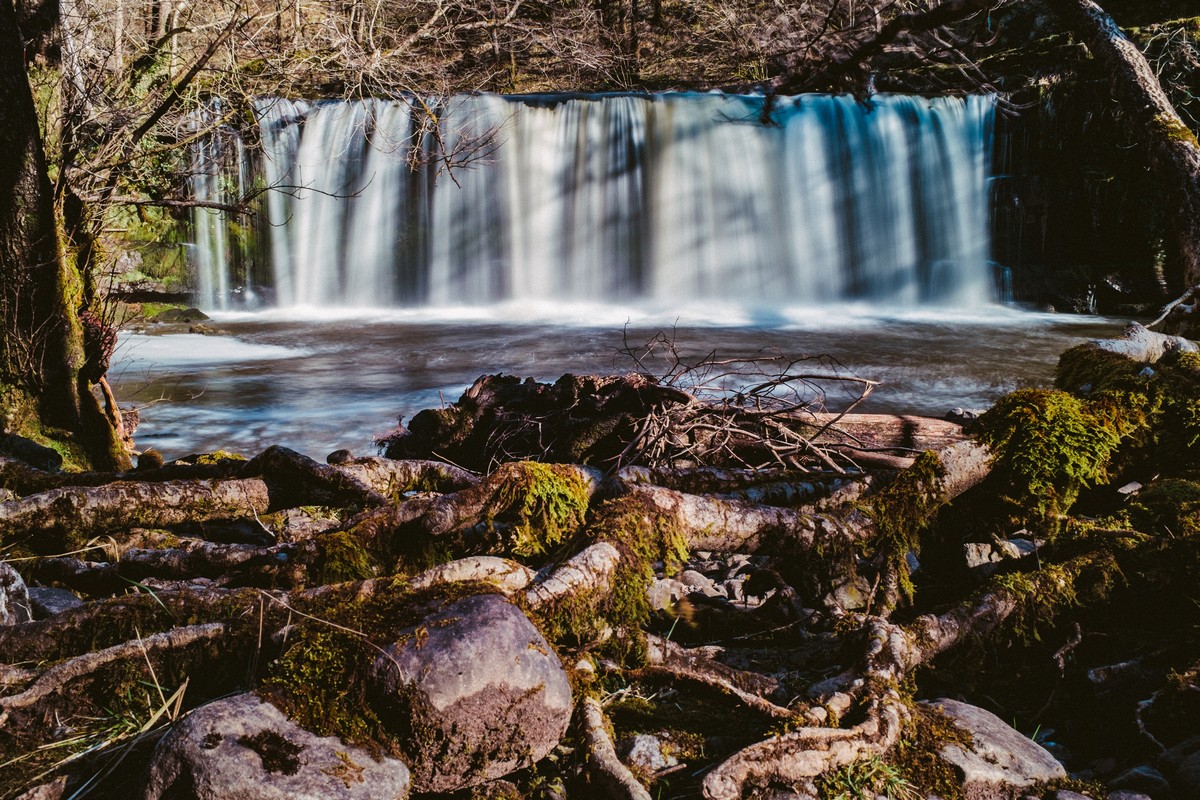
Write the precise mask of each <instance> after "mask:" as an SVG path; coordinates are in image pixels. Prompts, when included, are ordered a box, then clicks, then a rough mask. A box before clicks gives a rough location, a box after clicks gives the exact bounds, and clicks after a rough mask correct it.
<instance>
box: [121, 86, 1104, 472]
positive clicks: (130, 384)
mask: <svg viewBox="0 0 1200 800" xmlns="http://www.w3.org/2000/svg"><path fill="white" fill-rule="evenodd" d="M419 108H420V103H418V102H417V101H408V102H404V101H390V102H385V101H361V102H305V101H292V100H280V99H273V100H272V99H269V100H262V101H260V102H259V103H258V105H257V114H258V123H259V130H258V137H257V138H258V140H259V142H260V145H261V149H260V150H258V151H255V150H253V149H252V148H249V147H247V146H244V145H243V142H242V139H241V138H240V137H238V136H237V135H236V134H233V133H232V132H230V131H223V132H221V133H220V134H219V135H216V136H212V137H210V138H208V139H205V140H204V141H203V142H201V143H200V144H199V145H198V146H197V148H196V150H195V170H196V175H195V177H194V180H193V190H194V192H195V194H196V196H197V198H198V199H201V200H207V201H218V202H227V201H229V200H231V199H235V198H236V196H237V195H240V194H241V193H242V192H245V191H246V190H248V189H250V188H253V187H271V189H270V190H269V191H266V192H265V194H264V195H263V199H262V202H261V208H260V213H259V217H258V220H257V223H256V224H255V225H248V224H246V222H245V220H241V221H237V222H235V221H231V220H227V219H225V218H224V217H223V216H222V215H221V214H219V213H218V212H216V211H212V210H208V209H200V210H197V212H196V217H195V231H196V237H195V238H196V242H195V248H194V250H195V253H196V258H195V263H196V268H197V273H198V274H197V280H196V284H197V286H198V288H199V291H200V294H201V297H202V298H203V306H204V307H205V308H208V309H215V310H216V311H215V312H214V317H215V320H216V321H215V323H214V324H215V325H216V326H217V327H219V328H221V329H223V330H225V331H227V332H228V334H229V335H227V336H199V335H182V336H181V335H168V336H156V335H147V334H140V333H130V334H126V335H125V336H123V338H122V342H121V348H120V351H119V353H118V355H117V359H116V363H115V366H114V369H113V372H112V375H113V376H114V377H115V379H116V382H117V390H118V393H119V395H120V396H121V397H122V398H123V399H125V400H126V401H132V402H134V403H137V404H139V405H143V409H142V427H141V429H140V430H139V433H138V441H139V443H140V444H141V445H142V446H143V447H151V446H152V447H155V448H157V449H159V450H160V451H161V452H162V453H163V454H164V455H166V456H168V457H177V456H182V455H185V454H186V453H188V452H193V451H201V450H208V449H213V448H227V449H235V450H240V451H243V452H247V453H252V452H256V451H258V450H260V449H262V448H263V447H265V446H266V445H268V444H273V443H279V444H283V445H287V446H290V447H293V448H295V449H298V450H300V451H302V452H305V453H308V454H310V455H313V456H316V457H320V456H323V455H324V454H326V453H328V452H329V451H331V450H334V449H338V448H342V447H348V448H351V449H353V450H355V451H357V452H360V453H361V452H369V451H370V449H371V444H370V443H371V440H372V438H373V437H375V436H378V435H380V434H383V433H386V432H387V431H388V430H389V429H390V428H391V427H392V426H394V425H395V423H396V418H397V416H399V415H402V416H404V417H406V418H407V417H411V416H412V415H413V414H414V413H415V412H416V411H418V410H420V409H422V408H426V407H432V406H437V405H438V404H439V403H443V402H452V401H453V400H454V399H456V398H457V397H458V395H459V393H460V392H461V391H462V390H463V389H464V388H465V387H466V386H468V385H469V384H470V383H471V381H473V380H474V379H475V378H476V377H477V376H479V375H480V374H484V373H495V372H504V373H508V374H512V375H518V376H526V377H535V378H538V379H540V380H554V379H555V378H557V377H558V376H559V375H561V374H563V373H565V372H576V373H587V372H611V371H614V370H618V371H620V370H627V369H631V368H632V367H633V364H632V362H630V361H629V360H628V359H623V358H622V357H620V356H619V355H618V352H619V351H620V350H621V349H622V348H623V347H624V346H626V345H627V344H638V343H640V342H644V341H646V340H647V339H649V338H650V337H652V336H654V335H655V334H656V333H657V332H659V331H666V332H668V334H669V335H671V336H673V337H674V340H675V342H676V344H677V346H678V348H679V349H680V351H681V353H682V354H683V355H684V356H685V357H689V358H698V357H702V356H703V355H705V354H706V353H708V352H710V351H716V352H717V353H718V354H719V355H721V356H729V357H732V356H738V357H745V356H750V355H753V354H754V353H756V352H757V351H759V350H762V349H764V348H774V349H777V350H779V351H782V352H784V353H787V354H789V355H791V356H794V357H799V356H805V355H807V356H812V355H828V356H831V357H833V358H835V359H837V360H838V361H839V362H840V363H841V364H842V365H843V368H844V369H845V370H846V371H848V372H851V373H855V374H857V375H859V376H861V377H863V378H868V379H872V380H877V381H880V383H881V385H880V387H879V389H878V390H876V392H875V394H874V395H873V396H872V397H871V398H870V400H869V401H868V402H867V403H866V404H865V405H864V406H863V407H862V410H868V411H870V410H875V411H891V412H901V413H924V414H935V415H941V414H943V413H945V412H946V411H947V410H949V409H950V408H953V407H956V406H958V407H966V408H978V407H985V406H987V405H988V404H989V403H990V402H992V401H993V400H995V399H996V398H997V397H999V396H1000V395H1001V394H1003V393H1004V392H1006V391H1008V390H1011V389H1013V388H1015V387H1016V386H1018V385H1030V384H1033V385H1036V384H1045V383H1047V382H1048V381H1049V379H1050V376H1051V373H1052V370H1053V365H1054V362H1055V360H1056V358H1057V355H1058V353H1059V352H1060V351H1061V350H1063V349H1064V348H1066V347H1068V346H1070V345H1071V344H1074V343H1075V342H1077V341H1079V340H1081V339H1083V338H1089V337H1094V336H1100V335H1108V334H1110V333H1111V332H1113V331H1114V330H1115V329H1116V327H1117V326H1116V324H1115V323H1112V322H1108V321H1104V320H1087V319H1078V318H1068V317H1049V316H1041V315H1033V314H1024V313H1021V312H1017V311H1012V310H1009V309H1006V308H1003V307H1001V306H998V305H995V304H994V303H993V300H994V299H995V292H994V289H993V274H992V273H993V265H991V264H989V262H988V252H989V244H988V241H989V236H988V153H989V151H990V148H991V144H990V128H991V114H992V105H991V101H990V99H989V98H986V97H970V98H965V99H964V98H934V99H928V98H919V97H903V96H880V97H876V98H873V99H872V100H871V102H870V103H869V104H861V103H858V102H856V101H855V100H853V99H852V98H849V97H832V96H824V95H804V96H800V97H792V98H777V99H775V100H774V101H772V103H771V105H770V106H769V107H768V105H767V103H766V101H765V100H764V99H763V98H761V97H738V96H724V95H715V94H712V95H697V94H686V95H670V94H668V95H598V96H582V95H580V96H575V95H562V96H524V97H501V96H496V95H470V96H458V97H452V98H449V99H448V100H446V101H444V102H442V103H440V104H438V105H437V107H436V109H435V110H436V114H437V119H438V126H437V127H436V129H434V128H431V127H430V126H429V125H428V124H425V123H427V122H428V120H429V119H431V117H430V116H428V115H426V114H424V113H423V112H422V111H420V110H418V109H419ZM255 232H256V235H252V234H254V233H255ZM830 386H831V392H832V394H831V396H830V398H829V404H830V406H831V407H834V408H838V407H841V406H843V405H844V404H845V403H846V402H849V398H848V397H846V396H839V395H838V394H837V391H835V390H836V388H837V387H838V386H840V384H836V383H832V384H830Z"/></svg>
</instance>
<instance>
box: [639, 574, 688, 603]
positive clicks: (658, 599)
mask: <svg viewBox="0 0 1200 800" xmlns="http://www.w3.org/2000/svg"><path fill="white" fill-rule="evenodd" d="M685 595H687V588H686V587H685V586H684V585H683V584H682V583H680V582H679V581H677V580H674V579H672V578H658V579H656V580H655V581H654V583H652V584H650V588H649V589H648V590H647V599H648V600H649V602H650V608H651V609H652V610H654V611H671V610H672V609H673V608H674V607H675V604H676V603H677V602H679V599H680V598H681V597H684V596H685Z"/></svg>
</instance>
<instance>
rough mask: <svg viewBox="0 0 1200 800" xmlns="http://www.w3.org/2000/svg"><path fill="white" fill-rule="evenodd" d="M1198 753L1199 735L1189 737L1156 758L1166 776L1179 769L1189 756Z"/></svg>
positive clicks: (1199, 748) (1199, 750) (1199, 746)
mask: <svg viewBox="0 0 1200 800" xmlns="http://www.w3.org/2000/svg"><path fill="white" fill-rule="evenodd" d="M1195 753H1200V735H1197V736H1189V737H1188V738H1186V739H1184V740H1183V741H1181V742H1179V743H1178V744H1176V745H1174V746H1173V747H1171V748H1169V749H1168V750H1167V751H1166V752H1164V753H1163V754H1162V755H1161V756H1159V757H1158V763H1159V766H1161V767H1162V768H1163V771H1164V772H1166V773H1167V774H1168V775H1169V774H1171V773H1172V772H1174V771H1175V770H1177V769H1179V767H1180V766H1181V765H1182V764H1183V762H1184V761H1186V760H1187V759H1188V757H1189V756H1191V755H1193V754H1195Z"/></svg>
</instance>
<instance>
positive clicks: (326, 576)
mask: <svg viewBox="0 0 1200 800" xmlns="http://www.w3.org/2000/svg"><path fill="white" fill-rule="evenodd" d="M316 542H317V557H316V560H315V561H314V562H313V565H312V567H311V568H310V569H309V576H310V577H311V578H312V579H313V581H315V582H316V583H318V584H326V583H341V582H343V581H357V580H364V579H366V578H371V577H374V576H375V574H376V573H377V571H378V570H377V569H376V567H375V564H374V562H373V561H372V559H371V556H370V554H369V553H368V552H367V549H366V548H365V547H363V545H362V543H361V542H359V541H358V540H357V539H355V538H354V535H353V534H351V533H349V532H347V531H335V532H332V533H325V534H320V535H318V536H317V539H316Z"/></svg>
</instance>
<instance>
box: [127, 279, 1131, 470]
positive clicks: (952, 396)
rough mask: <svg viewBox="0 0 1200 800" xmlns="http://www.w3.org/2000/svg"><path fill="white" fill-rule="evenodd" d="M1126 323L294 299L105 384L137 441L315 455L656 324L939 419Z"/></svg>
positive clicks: (611, 363)
mask: <svg viewBox="0 0 1200 800" xmlns="http://www.w3.org/2000/svg"><path fill="white" fill-rule="evenodd" d="M627 322H628V327H627V328H626V323H627ZM1123 324H1124V323H1123V321H1116V320H1107V319H1101V318H1095V317H1075V316H1068V315H1048V314H1031V313H1027V312H1019V311H1014V310H1009V309H1004V308H1001V307H991V308H988V309H983V310H975V311H972V312H970V313H961V314H955V313H952V312H946V311H937V312H914V313H904V314H890V315H889V314H888V313H887V312H886V311H880V310H879V309H873V310H872V309H870V308H868V307H855V306H836V307H834V306H827V307H824V308H821V309H812V308H807V309H806V308H774V309H772V308H756V307H753V306H741V305H734V304H728V305H716V304H709V305H692V306H681V307H671V308H666V307H662V308H657V309H655V308H646V307H620V306H610V305H584V304H576V305H568V304H563V303H548V304H544V305H537V304H532V303H521V304H513V305H507V306H491V307H463V308H457V309H446V308H442V309H436V310H435V309H415V310H412V311H391V312H385V313H380V312H377V311H370V312H363V311H359V312H353V311H350V310H336V311H330V310H324V311H321V310H317V309H299V310H297V309H292V310H289V311H287V312H286V313H285V312H266V313H263V314H254V315H251V314H222V315H217V316H216V317H215V319H214V321H213V322H212V323H210V325H212V326H214V327H219V328H220V329H222V330H224V331H227V332H228V335H226V336H200V335H190V334H184V335H180V334H172V335H153V334H138V333H127V334H124V335H122V337H121V343H120V346H119V349H118V352H117V354H116V357H115V359H114V364H113V367H112V370H111V372H110V379H111V380H113V382H114V386H115V389H116V391H117V395H118V397H119V398H120V400H121V402H122V403H124V404H129V403H132V404H135V405H138V406H141V407H142V412H141V416H142V421H141V427H140V428H139V430H138V433H137V442H138V445H139V446H140V447H143V448H146V447H153V448H155V449H157V450H159V451H160V452H161V453H163V455H164V456H166V457H168V458H177V457H181V456H184V455H187V454H188V453H192V452H202V451H209V450H214V449H227V450H235V451H240V452H243V453H246V454H253V453H256V452H258V451H260V450H262V449H263V448H265V447H267V446H268V445H271V444H282V445H285V446H288V447H291V448H294V449H296V450H299V451H301V452H303V453H306V454H308V455H311V456H313V457H314V458H318V459H320V458H323V457H324V456H325V455H326V454H327V453H329V452H330V451H332V450H335V449H339V448H343V447H345V448H350V449H352V450H354V451H355V452H357V453H359V454H368V453H372V452H373V448H372V446H371V441H372V439H373V438H374V437H377V436H379V435H380V434H383V433H386V432H387V431H388V430H389V429H391V428H392V427H393V426H394V425H395V424H396V417H397V416H398V415H403V416H404V417H405V418H406V419H408V418H411V417H412V415H413V414H415V413H416V412H417V411H419V410H421V409H423V408H429V407H437V406H438V405H439V404H440V403H442V402H445V403H450V402H453V401H454V400H456V399H457V398H458V396H459V394H460V393H461V392H462V390H463V389H465V388H466V387H467V386H469V385H470V383H471V382H472V381H473V380H474V379H475V378H477V377H478V376H479V375H482V374H485V373H496V372H503V373H506V374H511V375H518V376H522V377H534V378H537V379H539V380H543V381H553V380H554V379H556V378H558V377H559V376H560V375H562V374H563V373H565V372H575V373H588V372H613V371H618V372H623V371H628V370H630V369H632V368H633V365H632V363H631V362H630V361H629V360H628V359H627V358H623V357H621V356H619V355H618V351H619V350H620V349H621V348H622V347H623V346H624V344H625V342H626V340H627V341H628V342H630V343H633V344H638V343H641V342H644V341H646V340H648V339H650V338H651V337H652V336H654V335H655V334H656V333H657V332H659V331H666V332H667V333H669V334H670V335H673V336H674V339H675V342H676V344H677V346H678V348H679V349H680V351H681V352H682V353H683V354H684V355H685V356H687V357H689V358H698V357H701V356H703V355H705V354H707V353H709V352H710V351H716V352H717V353H718V354H719V355H721V356H727V357H733V356H750V355H753V354H755V353H756V352H758V351H760V350H762V349H764V348H776V349H778V350H780V351H783V352H785V353H787V354H789V355H792V356H801V355H829V356H832V357H834V358H836V359H837V360H838V361H840V362H841V364H842V365H844V367H845V368H846V370H848V371H850V372H853V373H855V374H857V375H859V376H861V377H864V378H869V379H872V380H877V381H880V382H881V386H880V387H879V388H878V389H877V390H876V391H875V394H874V395H873V396H872V397H871V398H870V399H869V400H868V401H867V402H866V404H864V406H862V407H861V409H860V410H864V411H877V412H884V411H886V412H897V413H916V414H929V415H934V416H941V415H942V414H944V413H945V412H946V411H948V410H949V409H951V408H953V407H956V406H960V407H965V408H983V407H986V406H987V405H988V404H990V403H991V402H992V401H994V400H995V399H997V398H998V397H1000V396H1001V395H1003V394H1004V393H1006V392H1008V391H1010V390H1012V389H1014V388H1017V387H1018V386H1023V385H1047V384H1049V382H1050V380H1051V378H1052V375H1053V370H1054V365H1055V363H1056V362H1057V358H1058V354H1059V353H1060V352H1062V351H1063V350H1065V349H1066V348H1068V347H1070V346H1072V345H1074V344H1077V343H1078V342H1080V341H1082V340H1085V339H1088V338H1096V337H1100V336H1109V335H1113V334H1115V333H1116V332H1118V331H1119V330H1120V329H1121V327H1122V326H1123ZM845 400H846V398H844V397H841V398H839V397H836V396H835V397H833V398H831V405H836V404H837V403H839V402H844V401H845Z"/></svg>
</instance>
